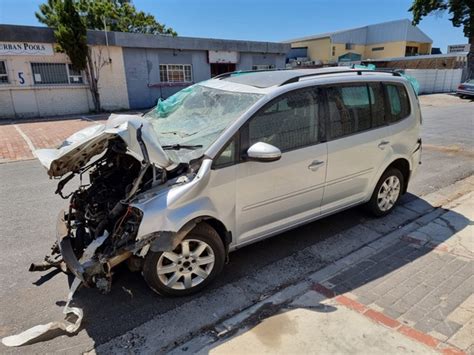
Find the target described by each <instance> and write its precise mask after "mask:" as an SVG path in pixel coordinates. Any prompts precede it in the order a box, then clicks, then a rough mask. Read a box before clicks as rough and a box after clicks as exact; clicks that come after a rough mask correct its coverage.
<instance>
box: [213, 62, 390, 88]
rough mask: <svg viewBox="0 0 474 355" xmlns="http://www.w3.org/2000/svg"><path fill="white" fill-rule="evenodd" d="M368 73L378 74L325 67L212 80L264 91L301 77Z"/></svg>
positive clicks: (244, 73)
mask: <svg viewBox="0 0 474 355" xmlns="http://www.w3.org/2000/svg"><path fill="white" fill-rule="evenodd" d="M362 72H368V73H372V74H377V73H380V72H377V71H374V70H366V69H351V68H348V67H327V68H318V69H288V70H262V71H248V72H233V73H226V74H223V75H220V76H217V77H215V78H214V79H217V80H219V79H220V80H223V81H228V82H232V83H236V84H242V85H248V86H253V87H256V88H260V89H266V88H270V87H274V86H281V85H284V84H287V83H290V82H297V81H298V79H299V78H301V77H312V76H313V75H314V76H319V75H324V74H328V75H329V74H347V75H353V74H354V73H359V74H360V73H362ZM382 74H384V75H387V74H389V75H395V74H394V73H391V72H384V73H382Z"/></svg>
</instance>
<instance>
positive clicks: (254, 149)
mask: <svg viewBox="0 0 474 355" xmlns="http://www.w3.org/2000/svg"><path fill="white" fill-rule="evenodd" d="M247 158H248V160H253V161H260V162H271V161H277V160H279V159H280V158H281V151H280V149H278V148H277V147H275V146H273V145H271V144H268V143H263V142H257V143H255V144H254V145H252V146H251V147H250V148H249V149H248V150H247Z"/></svg>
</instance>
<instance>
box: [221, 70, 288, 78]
mask: <svg viewBox="0 0 474 355" xmlns="http://www.w3.org/2000/svg"><path fill="white" fill-rule="evenodd" d="M284 70H291V69H287V68H275V69H261V70H236V71H230V72H227V73H223V74H219V75H216V76H215V77H213V78H212V79H225V78H228V77H230V76H232V75H234V74H248V73H261V72H267V71H284Z"/></svg>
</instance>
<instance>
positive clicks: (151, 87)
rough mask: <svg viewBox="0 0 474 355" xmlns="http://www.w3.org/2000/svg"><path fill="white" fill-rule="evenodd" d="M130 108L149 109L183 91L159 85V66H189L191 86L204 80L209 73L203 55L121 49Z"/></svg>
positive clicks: (197, 53)
mask: <svg viewBox="0 0 474 355" xmlns="http://www.w3.org/2000/svg"><path fill="white" fill-rule="evenodd" d="M123 58H124V66H125V75H126V87H127V91H128V99H129V107H130V108H133V109H142V108H148V107H152V106H154V105H156V102H157V100H158V99H159V98H167V97H168V96H171V95H172V94H174V93H176V92H177V91H179V90H181V89H182V88H183V85H175V86H173V85H168V84H164V83H161V82H160V64H191V65H192V76H193V82H199V81H203V80H207V79H209V78H210V77H211V69H210V65H209V63H207V52H206V51H175V50H169V49H161V50H160V49H148V48H123Z"/></svg>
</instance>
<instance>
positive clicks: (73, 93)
mask: <svg viewBox="0 0 474 355" xmlns="http://www.w3.org/2000/svg"><path fill="white" fill-rule="evenodd" d="M0 60H2V61H4V62H5V63H6V66H7V72H8V79H9V83H8V84H2V85H0V119H13V118H15V117H17V118H22V117H42V116H52V115H64V114H71V113H83V112H88V111H89V110H90V109H92V108H93V105H92V98H91V96H90V94H89V90H88V87H87V85H85V84H78V85H70V84H64V85H35V84H34V81H33V73H32V70H31V63H67V62H68V58H67V56H66V55H65V54H63V53H54V55H52V56H31V55H21V56H19V55H8V56H0Z"/></svg>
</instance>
